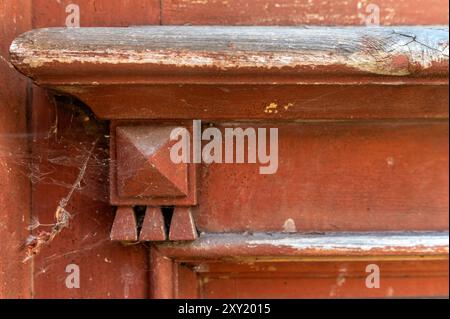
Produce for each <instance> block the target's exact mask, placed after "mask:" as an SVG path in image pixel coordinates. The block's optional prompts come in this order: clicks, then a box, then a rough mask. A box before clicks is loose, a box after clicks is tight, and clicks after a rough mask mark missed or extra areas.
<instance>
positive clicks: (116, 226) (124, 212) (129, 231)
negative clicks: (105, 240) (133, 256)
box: [111, 207, 138, 241]
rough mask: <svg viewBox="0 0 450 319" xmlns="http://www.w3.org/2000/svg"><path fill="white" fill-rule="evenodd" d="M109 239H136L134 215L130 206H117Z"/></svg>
mask: <svg viewBox="0 0 450 319" xmlns="http://www.w3.org/2000/svg"><path fill="white" fill-rule="evenodd" d="M111 240H120V241H137V240H138V234H137V223H136V216H135V214H134V211H133V208H132V207H118V208H117V211H116V217H114V223H113V226H112V229H111Z"/></svg>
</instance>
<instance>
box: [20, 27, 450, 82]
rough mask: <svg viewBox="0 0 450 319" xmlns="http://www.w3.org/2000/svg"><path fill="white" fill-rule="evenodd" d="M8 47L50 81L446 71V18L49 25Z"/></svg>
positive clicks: (23, 65) (294, 78)
mask: <svg viewBox="0 0 450 319" xmlns="http://www.w3.org/2000/svg"><path fill="white" fill-rule="evenodd" d="M11 56H12V61H13V63H14V64H15V66H16V67H17V68H18V69H19V70H20V71H21V72H23V73H24V74H26V75H27V76H30V77H31V78H33V79H34V80H35V81H36V82H37V83H39V84H41V85H46V86H55V85H56V84H59V85H62V84H64V83H73V82H77V83H79V84H93V83H99V84H102V83H105V81H106V82H109V83H111V82H115V83H117V82H119V83H134V84H136V83H139V82H141V83H142V82H143V83H147V84H149V83H157V82H158V81H161V80H162V79H164V83H183V84H186V83H189V82H190V83H192V81H196V82H197V83H199V82H208V83H211V82H213V83H224V82H226V83H230V82H239V83H242V82H243V79H241V78H240V76H241V75H244V76H245V75H247V76H248V75H253V76H256V75H258V78H255V80H253V81H258V79H259V81H261V78H260V77H264V79H265V80H264V81H265V82H266V83H271V82H272V83H273V82H277V81H280V79H281V78H286V77H287V78H289V80H290V81H291V83H292V82H293V83H298V82H302V79H303V80H304V78H308V77H312V76H314V74H316V75H317V74H327V75H328V76H331V77H335V76H341V77H343V78H344V79H345V77H348V76H354V77H357V76H368V75H372V76H381V77H382V78H383V77H387V79H384V81H388V79H389V77H394V78H395V77H397V76H414V77H424V78H430V77H431V78H435V77H437V78H441V79H445V78H446V77H447V75H448V27H445V26H440V27H379V28H367V27H359V28H358V27H355V28H320V27H304V28H294V27H226V26H225V27H189V26H187V27H167V26H162V27H157V26H154V27H141V28H51V29H41V30H34V31H31V32H28V33H26V34H24V35H22V36H21V37H19V38H17V39H16V40H15V41H14V43H13V44H12V45H11ZM193 76H195V77H194V78H192V77H193ZM189 77H191V78H192V79H191V80H190V81H186V79H187V78H189ZM102 79H103V80H102ZM247 79H248V78H247ZM353 80H355V79H353ZM366 81H367V82H369V83H370V78H369V79H368V80H366ZM330 82H331V81H330ZM333 83H339V81H336V79H333Z"/></svg>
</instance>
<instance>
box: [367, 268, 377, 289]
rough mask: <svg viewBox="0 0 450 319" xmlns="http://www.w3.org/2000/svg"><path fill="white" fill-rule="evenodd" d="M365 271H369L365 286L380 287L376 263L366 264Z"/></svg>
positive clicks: (370, 287)
mask: <svg viewBox="0 0 450 319" xmlns="http://www.w3.org/2000/svg"><path fill="white" fill-rule="evenodd" d="M366 272H367V273H369V274H368V275H367V277H366V288H369V289H373V288H380V267H379V266H378V265H377V264H370V265H367V266H366Z"/></svg>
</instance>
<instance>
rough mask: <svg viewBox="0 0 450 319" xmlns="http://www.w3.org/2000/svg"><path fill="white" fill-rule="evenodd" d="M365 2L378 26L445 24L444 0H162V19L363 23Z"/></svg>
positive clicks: (179, 22) (179, 21)
mask: <svg viewBox="0 0 450 319" xmlns="http://www.w3.org/2000/svg"><path fill="white" fill-rule="evenodd" d="M368 4H376V5H378V6H379V9H380V24H381V25H416V24H417V25H420V24H431V25H433V24H448V13H449V11H448V3H447V1H445V0H428V1H420V0H408V1H396V0H378V1H376V2H370V1H357V0H350V1H319V0H312V1H308V0H233V1H221V0H207V1H198V0H164V1H163V5H162V16H161V19H162V24H175V25H182V24H194V25H202V24H208V25H214V24H216V25H363V24H364V20H363V19H362V15H363V16H367V13H366V7H367V5H368ZM369 9H370V8H369Z"/></svg>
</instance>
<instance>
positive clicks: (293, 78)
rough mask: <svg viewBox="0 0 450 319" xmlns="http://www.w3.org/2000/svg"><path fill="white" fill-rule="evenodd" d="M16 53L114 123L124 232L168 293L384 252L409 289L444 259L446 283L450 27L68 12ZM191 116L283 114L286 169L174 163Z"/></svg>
mask: <svg viewBox="0 0 450 319" xmlns="http://www.w3.org/2000/svg"><path fill="white" fill-rule="evenodd" d="M11 57H12V62H13V63H14V65H15V66H16V67H17V68H18V69H19V70H20V71H21V72H22V73H24V74H25V75H27V76H29V77H31V78H32V79H34V80H35V82H36V83H37V84H39V85H41V86H43V87H45V88H48V89H51V90H54V91H57V92H59V93H60V94H61V93H62V94H67V95H70V96H72V97H75V98H77V99H79V100H80V101H82V102H83V103H85V104H86V105H87V106H89V108H91V110H92V111H93V112H94V113H95V115H96V116H97V117H98V118H100V119H102V120H107V121H109V124H110V139H109V147H110V167H109V169H110V171H109V173H110V181H109V191H110V204H111V205H115V206H118V209H117V215H116V218H115V221H114V225H113V227H112V230H111V239H112V240H120V241H138V240H139V241H151V242H155V243H152V244H151V253H150V254H151V258H150V263H151V266H150V268H151V269H152V272H151V281H152V291H151V294H152V297H159V298H172V297H178V296H193V297H199V296H200V297H202V296H206V297H223V296H230V295H231V296H235V295H233V294H234V293H236V289H235V287H231V288H230V289H229V290H226V289H217V287H230V285H231V283H232V284H233V285H234V284H237V283H240V285H241V286H240V287H244V288H245V287H247V285H248V284H246V283H245V282H246V281H248V280H250V281H251V282H252V283H253V287H258V288H259V286H260V282H261V281H260V279H264V280H266V279H267V280H270V281H268V282H271V283H274V285H277V286H276V288H277V289H279V291H284V292H288V293H291V294H288V295H287V296H289V297H291V296H295V293H297V292H298V289H303V290H302V295H306V296H309V295H308V293H312V292H310V291H308V289H307V288H305V287H308V285H309V283H310V282H309V281H308V280H309V278H313V277H312V276H310V275H311V274H314V276H315V275H317V272H316V270H317V269H325V268H321V267H322V266H321V265H320V264H321V263H322V265H324V264H327V265H328V266H326V267H328V268H326V270H323V271H322V270H321V271H322V273H320V275H323V274H327V275H329V278H328V279H329V280H331V281H330V282H331V285H336V276H337V275H339V274H337V273H336V269H337V265H338V264H339V265H342V269H344V270H346V271H347V270H348V274H349V277H348V280H352V279H350V277H351V278H362V276H364V275H365V273H364V269H365V268H361V267H362V264H363V263H365V262H367V261H369V260H371V261H372V260H373V261H374V262H376V263H378V262H379V263H380V265H382V266H383V267H384V266H386V269H392V270H393V271H394V272H393V273H395V276H394V277H395V278H394V277H393V278H394V279H393V280H392V285H393V286H395V285H399V286H401V287H403V288H405V287H420V285H422V281H421V282H417V281H414V280H413V279H412V278H413V277H412V276H411V274H412V273H414V271H416V270H417V269H419V268H417V267H418V266H417V265H421V266H420V267H423V268H420V269H425V270H426V271H428V269H427V267H428V265H431V264H434V265H435V267H436V268H433V270H430V271H428V272H427V274H428V277H429V278H426V279H424V281H423V282H425V281H426V283H427V284H428V285H430V287H432V286H433V285H434V284H435V283H437V282H440V283H441V284H440V285H441V286H440V288H439V289H438V290H437V291H439V293H441V292H442V294H444V295H446V294H448V285H447V286H443V284H442V282H443V281H442V278H443V277H445V276H446V277H447V278H448V112H449V110H448V62H449V46H448V26H436V27H414V26H410V27H373V28H367V27H348V28H342V27H219V26H217V27H214V26H198V27H195V26H175V27H158V26H155V27H145V28H143V27H142V28H139V27H132V28H72V29H67V28H54V29H41V30H35V31H31V32H29V33H26V34H24V35H22V36H20V37H19V38H18V39H16V40H15V42H14V43H13V45H12V47H11ZM193 120H202V123H204V126H206V125H208V126H211V127H214V128H217V130H219V131H220V132H222V131H224V130H225V129H226V128H229V127H236V126H239V127H242V128H246V127H249V126H254V127H256V126H258V127H259V126H264V127H266V126H267V127H268V126H272V127H276V128H277V129H278V132H279V139H278V145H277V149H279V151H280V163H279V169H278V172H277V174H274V175H270V176H261V175H258V174H257V173H255V171H256V170H254V169H253V168H254V166H251V165H247V164H248V163H245V164H243V165H220V164H216V163H213V164H209V163H197V164H192V163H174V162H173V161H171V159H170V149H171V147H172V146H173V145H174V143H175V141H171V139H170V132H172V130H174V129H177V128H187V129H188V130H189V131H191V132H193V131H195V130H194V129H193V127H194V125H193V124H192V121H193ZM191 125H192V126H191ZM136 206H144V207H136ZM162 208H164V209H168V210H169V212H170V209H173V215H172V216H171V218H170V216H169V215H170V214H166V212H164V213H163V212H162V211H161V209H162ZM144 209H146V211H145V215H143V216H138V217H139V218H138V222H139V223H140V222H142V224H138V223H137V222H136V216H135V211H134V210H136V212H137V213H138V215H139V214H140V213H141V212H142V211H143V210H144ZM141 219H142V220H141ZM169 220H170V223H169ZM138 229H140V234H138ZM199 233H200V235H199ZM178 241H183V243H179V242H178ZM184 241H186V242H184ZM230 256H232V257H233V258H240V260H246V261H248V260H251V261H252V262H253V261H254V262H255V263H256V262H258V263H262V264H263V265H262V266H261V267H265V266H264V263H266V264H265V265H266V266H267V268H266V271H262V272H260V271H259V270H258V271H256V270H255V269H256V268H258V267H259V265H258V267H253V265H250V266H249V265H240V264H236V263H233V262H235V261H236V260H234V261H228V260H227V258H228V259H229V257H230ZM424 261H426V262H428V264H427V263H424ZM444 261H447V264H445V263H444ZM404 262H406V263H408V265H406V264H404V265H406V266H405V268H401V267H399V265H400V264H403V263H404ZM308 263H309V264H308ZM299 265H300V266H299ZM305 265H307V267H306V266H305ZM247 266H248V267H247ZM347 266H349V267H347ZM352 267H354V268H352ZM355 267H356V268H355ZM253 268H254V269H253ZM302 269H303V270H305V269H307V271H306V272H305V273H301V271H302ZM445 269H446V270H447V272H446V273H445V272H444V271H443V270H445ZM425 270H424V271H425ZM252 272H253V273H254V272H256V274H257V275H258V276H259V275H260V274H261V273H264V274H263V275H261V278H259V277H258V278H256V277H255V278H253V277H252V278H253V279H252V278H249V277H245V276H247V275H248V274H249V273H252ZM222 273H227V274H230V273H231V274H235V276H234V275H233V276H234V277H233V276H232V278H233V279H232V280H228V279H227V280H223V281H221V280H222V279H220V278H219V277H220V275H217V274H222ZM243 273H245V276H242V274H243ZM424 273H425V272H424ZM286 274H290V275H289V276H288V277H289V278H291V279H292V280H289V281H288V283H293V284H292V285H291V286H289V287H290V288H289V289H287V288H286V287H285V286H286V285H285V283H284V280H285V279H284V278H285V277H284V276H286ZM298 274H300V275H301V276H303V275H305V278H307V279H305V281H302V280H303V279H302V278H301V276H297V275H298ZM416 274H417V272H416ZM274 275H276V276H277V278H278V281H276V280H273V277H274ZM250 276H252V275H250ZM431 277H433V278H434V279H430V278H431ZM218 278H219V279H218ZM320 278H324V277H320ZM396 278H402V280H406V281H408V284H398V282H400V281H398V282H397V279H396ZM436 278H438V279H436ZM391 279H392V278H391ZM296 280H298V281H296ZM388 280H389V279H388ZM406 281H405V282H406ZM212 282H213V283H212ZM243 282H244V283H243ZM305 282H306V284H305ZM412 282H414V283H412ZM179 283H181V284H182V285H181V284H180V285H179ZM214 283H217V285H218V286H214ZM294 283H295V284H294ZM357 285H363V283H362V284H361V283H358V284H355V283H353V284H348V285H346V286H345V287H344V288H346V289H350V290H351V289H356V288H354V287H356V286H357ZM268 286H269V285H268ZM299 287H300V288H299ZM352 287H353V288H352ZM263 288H264V287H263ZM270 288H272V287H270ZM327 288H329V287H328V286H327ZM415 289H416V290H414V291H413V292H410V290H409V289H406V288H405V289H404V290H399V291H401V293H402V294H403V295H408V294H413V295H415V296H419V295H420V293H418V290H419V289H418V288H415ZM430 289H431V288H430ZM350 290H349V291H350ZM267 291H269V289H268V288H267ZM277 291H278V290H277ZM380 291H381V290H380ZM424 291H425V292H426V290H424ZM257 292H258V291H256V290H253V291H250V292H249V295H245V294H241V295H239V296H238V297H242V296H254V295H255V294H256V293H257ZM331 292H332V291H331ZM421 292H422V290H421ZM238 293H240V291H238ZM376 293H377V292H375V290H370V291H365V292H364V293H356V294H355V293H354V291H353V290H351V291H350V292H348V294H347V295H345V294H343V295H345V296H354V295H356V296H361V295H363V296H377V295H376ZM388 293H390V292H386V291H384V292H380V294H382V295H383V296H385V295H386V294H388ZM395 293H397V290H396V291H395ZM319 296H321V297H330V289H327V290H326V291H324V292H323V293H322V292H321V293H320V294H319Z"/></svg>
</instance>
